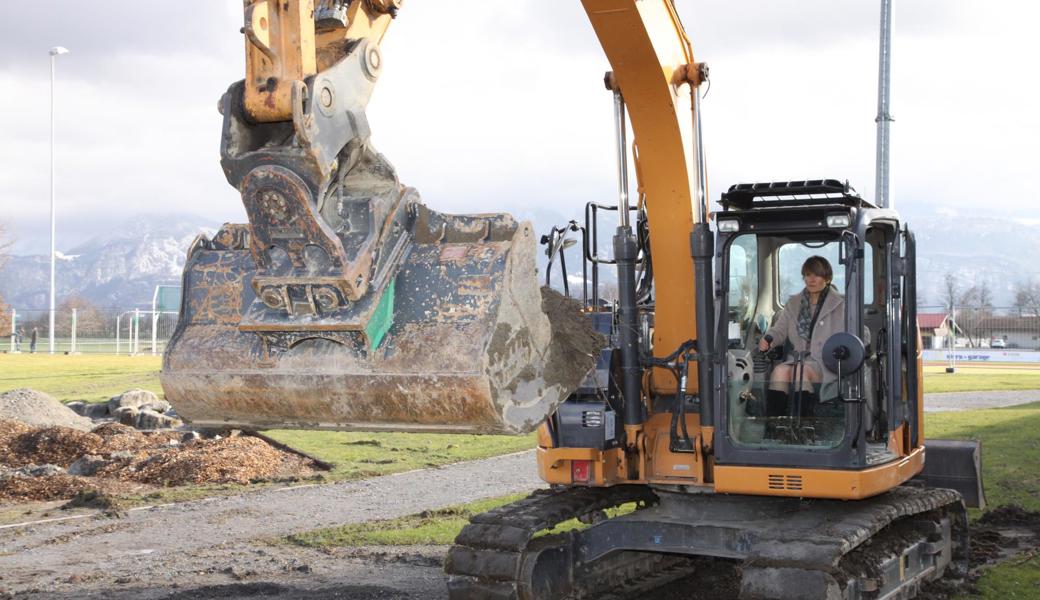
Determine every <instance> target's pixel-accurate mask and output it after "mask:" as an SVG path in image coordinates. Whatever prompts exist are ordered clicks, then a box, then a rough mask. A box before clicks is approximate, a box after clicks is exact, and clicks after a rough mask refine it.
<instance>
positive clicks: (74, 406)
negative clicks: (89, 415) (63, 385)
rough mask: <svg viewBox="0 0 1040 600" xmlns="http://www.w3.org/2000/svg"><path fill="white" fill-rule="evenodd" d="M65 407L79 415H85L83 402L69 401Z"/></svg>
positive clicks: (85, 407)
mask: <svg viewBox="0 0 1040 600" xmlns="http://www.w3.org/2000/svg"><path fill="white" fill-rule="evenodd" d="M65 408H67V409H69V410H71V411H72V412H74V413H76V414H77V415H79V416H81V417H85V416H86V410H87V405H86V403H85V402H69V403H68V404H66V405H65Z"/></svg>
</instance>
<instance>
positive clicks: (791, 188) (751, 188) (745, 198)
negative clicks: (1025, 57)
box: [720, 179, 874, 211]
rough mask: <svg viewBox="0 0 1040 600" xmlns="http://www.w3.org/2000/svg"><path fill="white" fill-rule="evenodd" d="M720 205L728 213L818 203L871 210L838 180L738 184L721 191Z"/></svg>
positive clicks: (869, 206) (871, 205) (868, 205)
mask: <svg viewBox="0 0 1040 600" xmlns="http://www.w3.org/2000/svg"><path fill="white" fill-rule="evenodd" d="M720 202H721V203H722V207H723V208H724V209H725V210H727V211H730V210H749V209H751V208H774V207H785V206H806V205H818V204H843V205H846V206H862V207H867V208H874V205H873V204H872V203H870V202H868V201H866V200H864V199H863V198H861V197H860V195H859V193H858V192H856V190H855V189H854V188H853V187H852V186H850V185H849V182H848V181H845V182H841V181H839V180H837V179H809V180H804V181H774V182H766V183H738V184H736V185H733V186H730V188H729V190H727V191H726V192H723V194H722V198H721V200H720Z"/></svg>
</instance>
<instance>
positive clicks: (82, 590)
mask: <svg viewBox="0 0 1040 600" xmlns="http://www.w3.org/2000/svg"><path fill="white" fill-rule="evenodd" d="M543 485H544V484H543V483H542V481H541V480H540V479H539V478H538V475H537V470H536V466H535V457H534V452H533V451H527V452H522V453H518V454H511V455H506V456H500V457H495V458H490V459H487V460H481V461H473V462H467V463H459V464H455V465H449V466H446V467H442V468H437V469H426V470H421V471H411V472H408V473H400V474H397V475H388V476H385V477H377V478H374V479H367V480H362V481H351V482H341V483H335V484H325V485H312V486H301V487H296V488H284V489H281V490H262V491H257V492H251V493H247V494H242V495H239V496H231V497H225V498H210V499H206V500H199V501H193V502H184V503H179V504H173V505H167V506H161V507H157V508H154V509H150V510H136V511H132V512H130V513H129V514H128V515H127V516H126V517H125V518H122V519H115V520H111V519H97V518H89V519H79V520H72V521H63V522H52V523H42V524H36V525H30V526H25V527H8V528H5V529H0V588H6V590H7V591H9V592H14V593H19V592H23V593H24V592H33V591H41V590H47V593H46V594H44V595H41V596H39V597H48V598H50V597H55V598H58V597H84V596H85V594H86V593H87V592H88V591H89V590H90V589H95V590H97V591H98V592H99V593H100V592H102V591H103V590H108V591H107V593H106V595H105V597H115V596H114V595H113V592H114V590H116V589H119V588H120V587H123V588H126V587H127V586H130V585H131V584H134V583H136V584H137V585H141V584H142V583H146V584H148V585H149V586H151V585H154V584H156V583H159V582H161V583H162V587H160V588H159V589H158V590H155V589H152V590H151V592H154V593H159V592H160V591H161V590H162V594H163V595H160V596H154V595H150V594H151V592H149V595H145V596H127V597H135V598H136V597H142V598H145V597H147V598H152V597H166V594H168V593H169V589H170V588H169V587H168V586H169V585H171V584H173V583H175V582H176V581H181V582H184V581H191V582H192V585H197V584H199V583H202V582H204V581H205V580H206V578H205V577H202V578H198V577H194V576H193V577H191V578H190V579H187V578H184V577H182V576H183V575H186V574H192V575H196V574H197V575H206V574H207V573H208V574H210V575H214V576H216V577H217V579H218V580H219V581H221V582H236V581H240V580H242V579H243V578H251V577H253V576H266V575H268V574H269V573H270V570H271V569H274V571H275V572H281V573H282V575H283V576H285V575H293V574H294V573H295V574H297V575H298V574H299V573H304V574H307V573H310V572H311V571H312V570H313V567H310V566H309V565H310V563H311V562H313V560H308V561H307V563H306V564H307V568H306V569H303V568H301V566H300V565H301V564H303V563H300V559H299V558H298V555H300V554H301V553H303V554H307V552H304V551H302V550H300V549H296V548H292V547H277V546H271V545H270V544H266V543H264V542H262V541H261V542H259V543H258V541H257V540H258V539H259V538H277V537H280V536H284V535H287V534H290V533H296V532H300V531H306V530H310V529H315V528H320V527H329V526H333V525H339V524H346V523H358V522H362V521H370V520H374V519H388V518H394V517H399V516H403V515H408V514H414V513H418V512H422V511H424V510H431V509H436V508H441V507H444V506H448V505H452V504H464V503H467V502H472V501H474V500H478V499H481V498H488V497H493V496H500V495H505V494H510V493H516V492H523V491H528V490H532V489H534V488H537V487H541V486H543ZM309 553H310V554H316V553H315V552H313V551H310V552H309ZM333 562H335V563H336V564H339V563H338V561H333ZM369 562H371V561H369ZM392 562H393V563H394V565H391V566H397V567H399V566H400V562H401V561H399V560H394V561H392ZM405 562H407V561H405ZM426 562H428V563H429V562H430V561H429V560H427V561H426ZM433 562H434V563H437V564H436V571H437V573H439V569H440V565H439V558H438V559H436V560H434V561H433ZM342 566H343V565H342V564H341V565H340V567H342ZM430 568H431V569H433V568H434V567H430ZM236 569H237V570H236ZM243 569H244V570H245V571H252V573H251V574H243V572H242V570H243ZM362 571H364V570H362ZM402 576H403V575H402ZM419 576H422V575H421V574H420V575H419ZM437 577H438V581H439V582H440V579H439V575H437ZM200 579H201V580H202V581H200ZM391 580H393V579H391ZM384 581H386V580H384ZM312 584H313V582H312ZM360 585H368V584H367V583H363V584H360ZM438 585H440V583H439V584H438ZM438 589H443V588H438ZM142 593H143V592H142ZM374 593H375V595H370V596H364V595H356V597H358V598H362V597H371V598H382V597H386V598H391V597H407V596H393V595H390V596H386V595H379V593H382V592H378V591H377V592H374ZM255 595H258V596H264V595H265V594H263V593H257V594H255ZM267 596H269V597H277V596H271V595H270V594H267ZM215 597H229V596H219V595H218V596H215ZM232 597H233V596H232ZM293 597H295V596H293Z"/></svg>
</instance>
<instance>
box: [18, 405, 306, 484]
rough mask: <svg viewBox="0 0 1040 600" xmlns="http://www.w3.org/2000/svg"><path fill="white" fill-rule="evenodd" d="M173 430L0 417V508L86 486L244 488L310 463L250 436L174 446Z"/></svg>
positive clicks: (302, 470)
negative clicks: (83, 472) (29, 471)
mask: <svg viewBox="0 0 1040 600" xmlns="http://www.w3.org/2000/svg"><path fill="white" fill-rule="evenodd" d="M178 439H179V434H177V433H176V432H141V431H138V430H136V429H134V428H132V427H127V426H125V425H120V424H118V423H106V424H104V425H101V426H99V427H96V428H95V429H94V430H93V431H92V432H90V433H86V432H82V431H77V430H75V429H69V428H66V427H43V428H34V427H30V426H27V425H24V424H22V423H19V422H16V421H6V420H0V503H8V502H26V501H34V500H59V499H66V498H71V497H73V496H75V495H76V494H78V493H80V492H83V491H85V490H88V489H98V490H106V489H120V490H123V489H126V488H127V486H128V485H133V486H135V487H140V486H141V484H144V486H145V487H153V486H177V485H200V484H225V483H239V484H246V483H251V482H256V481H260V480H272V479H279V478H292V477H300V476H306V475H310V474H311V473H312V472H313V471H312V466H313V465H312V464H311V461H308V460H306V459H304V458H302V457H300V456H297V455H295V454H291V453H288V452H283V451H281V450H278V449H276V448H273V447H271V446H270V445H268V444H267V443H266V442H264V441H263V440H260V439H258V438H255V437H246V436H239V437H230V438H223V439H212V440H206V439H202V440H196V441H192V442H190V443H186V444H179V443H177V440H178ZM88 454H89V455H95V456H100V457H101V458H102V459H105V460H107V461H108V463H107V464H105V465H104V466H102V467H101V468H100V469H99V470H98V471H97V473H96V475H95V476H93V477H74V476H71V475H68V474H66V473H60V472H59V473H57V474H53V475H42V476H26V475H25V474H24V473H22V474H19V473H16V472H15V471H13V469H16V468H19V467H26V466H31V465H47V464H50V465H57V466H59V467H62V468H68V466H69V465H71V464H72V463H73V462H75V461H76V460H77V459H79V458H80V457H81V456H84V455H88Z"/></svg>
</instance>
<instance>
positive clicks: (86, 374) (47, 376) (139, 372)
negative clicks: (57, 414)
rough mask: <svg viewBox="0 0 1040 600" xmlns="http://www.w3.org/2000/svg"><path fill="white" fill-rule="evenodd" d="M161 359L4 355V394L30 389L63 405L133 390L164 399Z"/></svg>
mask: <svg viewBox="0 0 1040 600" xmlns="http://www.w3.org/2000/svg"><path fill="white" fill-rule="evenodd" d="M161 365H162V357H160V356H151V355H147V356H113V355H106V354H76V355H70V356H66V355H64V354H53V355H51V354H39V353H37V354H27V353H22V354H0V392H6V391H8V390H13V389H16V388H23V387H28V388H32V389H34V390H37V391H40V392H46V393H48V394H50V395H52V396H54V397H55V398H57V399H58V400H61V401H62V402H73V401H77V400H78V401H83V402H102V401H105V400H108V399H109V398H111V397H112V396H115V395H117V394H121V393H123V392H125V391H127V390H130V389H133V388H142V389H146V390H150V391H153V392H155V393H156V394H159V395H160V396H162V387H161V386H160V385H159V368H160V366H161Z"/></svg>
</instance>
